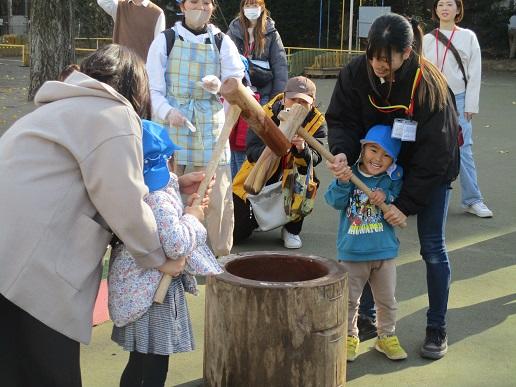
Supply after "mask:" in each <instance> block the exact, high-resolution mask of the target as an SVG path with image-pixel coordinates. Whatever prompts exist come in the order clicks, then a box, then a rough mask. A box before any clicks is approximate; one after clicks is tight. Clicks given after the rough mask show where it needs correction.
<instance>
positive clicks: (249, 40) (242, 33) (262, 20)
mask: <svg viewBox="0 0 516 387" xmlns="http://www.w3.org/2000/svg"><path fill="white" fill-rule="evenodd" d="M269 14H270V13H269V10H268V9H267V8H266V7H265V1H264V0H242V2H241V3H240V12H239V15H238V17H236V18H235V19H233V21H232V22H231V23H230V24H229V30H228V32H227V35H228V36H229V37H231V39H233V41H234V42H235V44H236V46H237V48H238V52H239V53H240V54H241V55H243V56H245V57H246V58H248V59H249V62H250V63H249V66H250V68H249V73H250V77H251V84H252V85H253V86H254V87H256V89H257V91H258V93H260V103H261V104H262V105H264V104H265V103H267V102H268V101H269V100H270V99H272V98H273V97H275V96H276V95H277V94H279V93H282V92H283V90H285V86H286V84H287V80H288V64H287V55H286V53H285V48H284V47H283V42H282V41H281V37H280V34H279V32H278V30H277V29H276V27H275V23H274V20H272V19H271V18H270V16H269Z"/></svg>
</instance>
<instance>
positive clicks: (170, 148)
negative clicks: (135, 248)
mask: <svg viewBox="0 0 516 387" xmlns="http://www.w3.org/2000/svg"><path fill="white" fill-rule="evenodd" d="M142 127H143V136H142V142H143V157H144V160H143V177H144V181H145V184H146V185H147V187H148V188H149V194H148V195H147V196H146V197H145V202H146V203H147V204H148V205H149V207H150V208H151V209H152V211H153V213H154V217H155V218H156V224H157V226H158V234H159V238H160V241H161V245H162V247H163V250H164V252H165V254H166V256H167V257H168V258H169V261H170V265H175V266H174V268H176V269H177V270H176V271H177V276H176V277H174V278H173V279H172V282H171V284H170V286H169V288H168V291H167V295H166V297H165V300H164V302H163V303H162V304H153V303H152V302H153V298H154V293H155V292H156V289H157V288H158V285H159V282H160V280H161V276H162V274H161V272H159V271H158V270H152V269H150V270H149V269H144V268H142V267H140V266H138V265H137V264H136V261H135V260H134V258H133V257H132V256H131V255H130V254H129V252H128V251H127V249H125V247H124V246H123V245H122V244H118V245H115V247H114V248H113V252H112V258H111V262H110V268H109V275H108V284H109V301H108V303H109V312H110V316H111V319H112V320H113V323H114V327H113V333H112V336H111V338H112V339H113V341H115V342H116V343H118V344H119V345H120V346H122V347H123V348H124V349H125V350H126V351H130V355H129V362H128V363H127V366H126V368H125V370H124V372H123V374H122V377H121V380H120V386H121V387H128V386H134V385H138V386H140V385H145V386H147V385H149V386H151V385H152V386H163V385H164V384H165V380H166V376H167V370H168V360H169V359H168V358H169V355H170V354H172V353H178V352H188V351H193V349H194V342H193V330H192V324H191V321H190V315H189V313H188V305H187V303H186V298H185V291H187V292H190V293H193V294H197V286H196V285H197V283H196V281H195V277H194V275H211V274H218V273H221V272H222V270H221V269H220V265H219V264H218V262H217V260H216V258H215V256H214V255H213V253H212V252H211V251H210V249H209V248H208V246H207V245H206V237H207V235H206V234H207V233H206V229H205V228H204V226H203V225H202V223H201V222H202V220H203V219H204V210H205V208H206V206H207V200H204V201H203V203H202V204H201V205H198V206H192V202H193V200H194V199H195V198H196V197H197V194H192V195H191V196H190V197H189V198H188V200H187V203H188V204H187V206H186V207H185V206H183V202H182V199H181V193H180V189H179V180H178V177H177V175H175V174H174V173H172V172H170V171H169V169H168V165H169V164H170V165H171V164H173V163H169V160H170V159H171V157H172V156H173V153H174V151H175V150H177V149H180V147H178V146H176V145H175V144H174V143H173V142H172V141H171V139H170V137H169V135H168V133H167V131H166V129H165V128H164V127H162V126H161V125H158V124H156V123H154V122H151V121H147V120H142ZM183 268H184V271H183Z"/></svg>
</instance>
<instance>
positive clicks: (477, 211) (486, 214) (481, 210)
mask: <svg viewBox="0 0 516 387" xmlns="http://www.w3.org/2000/svg"><path fill="white" fill-rule="evenodd" d="M466 212H469V213H470V214H473V215H476V216H478V217H480V218H492V217H493V211H491V210H490V209H489V208H488V207H487V206H486V205H485V204H484V202H478V203H475V204H472V205H471V206H468V207H466Z"/></svg>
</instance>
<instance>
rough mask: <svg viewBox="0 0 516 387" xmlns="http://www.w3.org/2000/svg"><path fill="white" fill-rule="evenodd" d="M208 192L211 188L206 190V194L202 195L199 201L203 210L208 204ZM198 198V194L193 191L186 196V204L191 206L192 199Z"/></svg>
mask: <svg viewBox="0 0 516 387" xmlns="http://www.w3.org/2000/svg"><path fill="white" fill-rule="evenodd" d="M210 192H211V189H208V190H207V191H206V194H205V195H204V197H203V198H202V200H201V203H200V206H201V207H202V209H203V210H205V209H206V208H208V205H209V204H210V196H209V195H210ZM198 198H199V194H198V193H197V192H196V193H193V194H191V195H190V196H188V198H187V199H186V205H187V206H189V207H191V206H192V205H193V203H194V201H195V200H196V199H198Z"/></svg>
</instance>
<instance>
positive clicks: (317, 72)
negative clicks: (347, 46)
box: [285, 47, 363, 76]
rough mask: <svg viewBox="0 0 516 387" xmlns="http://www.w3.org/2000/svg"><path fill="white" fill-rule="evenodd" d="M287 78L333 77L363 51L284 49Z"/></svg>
mask: <svg viewBox="0 0 516 387" xmlns="http://www.w3.org/2000/svg"><path fill="white" fill-rule="evenodd" d="M285 50H286V51H287V60H288V69H289V76H296V75H302V74H305V75H309V76H335V75H337V74H338V72H339V71H340V69H341V68H342V67H343V66H344V65H345V64H347V63H348V62H349V61H350V60H351V59H352V58H353V57H355V56H357V55H361V54H363V51H354V50H351V51H350V50H338V49H323V48H308V47H285Z"/></svg>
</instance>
